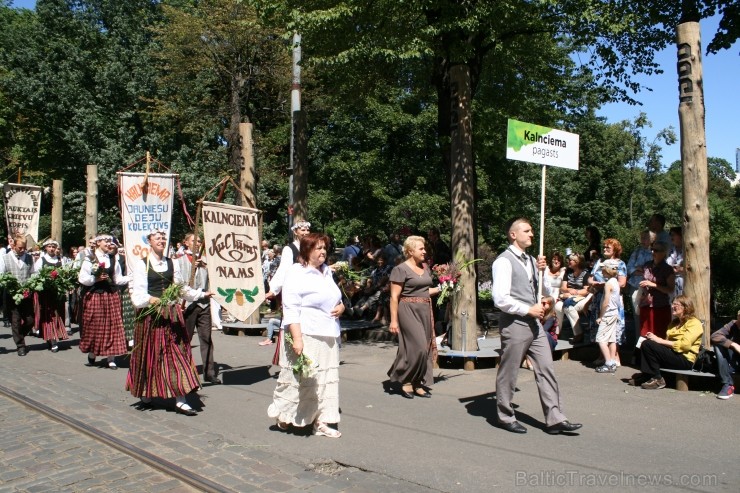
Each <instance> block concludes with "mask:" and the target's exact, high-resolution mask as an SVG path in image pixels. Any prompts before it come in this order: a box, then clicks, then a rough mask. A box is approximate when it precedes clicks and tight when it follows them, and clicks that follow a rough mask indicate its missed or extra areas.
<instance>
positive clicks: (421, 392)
mask: <svg viewBox="0 0 740 493" xmlns="http://www.w3.org/2000/svg"><path fill="white" fill-rule="evenodd" d="M415 394H416V396H417V397H424V398H426V399H429V398H430V397H431V396H432V394H430V393H429V392H427V391H426V390H424V389H416V392H415Z"/></svg>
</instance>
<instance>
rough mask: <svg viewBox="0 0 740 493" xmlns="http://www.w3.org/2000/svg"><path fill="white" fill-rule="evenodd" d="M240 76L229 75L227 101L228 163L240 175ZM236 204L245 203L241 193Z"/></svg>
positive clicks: (241, 164)
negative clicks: (228, 98)
mask: <svg viewBox="0 0 740 493" xmlns="http://www.w3.org/2000/svg"><path fill="white" fill-rule="evenodd" d="M241 86H242V79H241V76H240V75H239V74H238V73H236V74H234V75H232V77H231V101H230V102H229V112H230V115H231V119H230V120H229V130H228V136H227V140H228V143H229V165H230V166H231V169H232V170H233V171H234V175H236V176H241V171H242V167H243V166H244V163H243V158H242V142H241V135H240V134H239V126H240V125H241V123H242V110H241V104H240V103H241ZM236 205H245V204H243V203H242V197H241V194H237V197H236Z"/></svg>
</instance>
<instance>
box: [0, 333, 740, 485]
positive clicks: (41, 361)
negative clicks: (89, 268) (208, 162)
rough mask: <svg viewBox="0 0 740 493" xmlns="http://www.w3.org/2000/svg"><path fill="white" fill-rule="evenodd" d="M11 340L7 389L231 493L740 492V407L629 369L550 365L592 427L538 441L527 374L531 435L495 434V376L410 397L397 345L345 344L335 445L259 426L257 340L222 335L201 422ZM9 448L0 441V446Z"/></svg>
mask: <svg viewBox="0 0 740 493" xmlns="http://www.w3.org/2000/svg"><path fill="white" fill-rule="evenodd" d="M9 336H10V333H9V329H7V328H6V329H0V350H2V351H3V354H0V381H1V382H2V385H5V386H7V387H9V388H12V389H13V390H15V391H17V392H22V393H24V394H26V395H29V396H30V397H32V398H34V399H37V400H38V401H40V402H45V403H50V405H55V406H56V407H57V408H58V409H60V410H62V411H63V412H66V413H69V415H70V416H75V417H77V418H80V419H87V420H89V421H90V422H92V423H94V424H95V425H96V426H99V427H100V429H102V430H104V431H106V432H107V433H111V434H114V435H116V436H120V437H121V438H122V439H128V440H131V441H132V442H133V441H136V440H137V437H149V436H151V434H153V433H155V432H150V430H160V429H162V428H163V427H164V428H166V429H167V430H168V431H169V432H170V434H169V435H164V436H166V438H162V437H163V435H162V434H160V435H158V436H159V439H157V438H156V437H155V439H153V440H149V439H148V438H147V439H143V438H142V440H140V441H139V442H140V443H143V444H144V445H146V447H148V449H150V450H153V451H155V452H157V453H161V454H162V456H163V457H167V458H168V459H169V460H174V461H179V463H182V464H185V465H187V466H188V467H192V468H193V469H198V470H199V471H200V473H201V474H204V475H205V476H209V477H211V479H213V480H215V481H220V480H222V481H223V483H224V484H228V486H229V487H230V488H233V489H234V490H235V491H329V492H332V491H444V492H457V491H466V492H478V491H480V492H483V491H486V492H487V491H490V490H491V489H496V490H500V491H527V490H533V491H538V490H539V491H544V490H545V489H548V490H549V489H552V488H559V489H561V490H563V491H586V490H588V491H631V490H637V489H639V490H641V491H733V492H734V491H738V486H737V485H738V483H740V473H739V472H738V468H737V465H736V456H737V448H736V444H735V441H734V439H733V436H734V426H735V424H736V423H738V421H739V419H738V418H740V407H739V406H740V398H737V397H736V398H734V399H731V400H729V401H721V400H718V399H715V397H714V394H713V393H712V392H711V391H690V392H676V391H674V390H671V389H663V390H655V391H648V390H642V389H639V388H638V389H635V388H632V387H628V386H627V384H626V383H625V382H624V381H623V380H626V379H627V378H629V377H630V375H631V374H632V373H633V372H634V370H632V369H630V368H620V369H619V370H618V372H617V374H616V375H609V374H606V375H602V374H597V373H595V372H594V371H593V370H592V369H590V368H588V367H586V366H584V365H583V364H581V363H580V362H578V361H558V362H556V363H555V365H556V372H557V375H558V378H559V383H560V388H561V394H562V398H563V407H564V410H565V413H566V415H567V416H568V417H569V419H570V420H571V421H574V422H579V423H583V428H582V430H580V433H578V434H576V435H573V436H562V435H560V436H551V435H548V434H546V433H545V432H544V431H543V428H544V423H543V415H542V410H541V407H540V404H539V399H538V396H537V388H536V384H535V381H534V375H533V373H532V372H530V371H527V370H522V371H521V372H520V376H519V384H518V387H519V392H518V393H517V395H516V399H515V402H516V404H517V405H518V410H517V413H518V419H519V420H520V422H522V423H523V424H524V425H525V426H527V427H528V429H529V432H528V433H527V434H525V435H515V434H511V433H508V432H506V431H503V430H501V429H498V428H496V427H495V426H494V420H495V374H496V370H495V369H481V370H476V371H473V372H465V371H463V370H458V369H439V370H435V378H436V379H437V382H436V384H435V386H434V388H433V390H432V393H433V397H432V398H431V399H418V398H417V399H413V400H407V399H403V398H402V397H400V396H398V395H395V394H392V393H389V392H388V391H387V385H384V382H385V381H386V379H387V377H386V371H387V369H388V367H389V366H390V364H391V362H392V360H393V357H394V355H395V351H396V347H395V344H393V343H387V342H369V341H351V342H348V343H345V344H344V346H343V348H342V350H341V359H342V366H341V369H340V380H341V382H340V404H341V411H342V422H341V423H340V424H339V429H340V430H341V432H342V437H341V438H340V439H338V440H334V439H328V438H325V437H313V436H310V434H309V433H307V432H304V431H303V430H295V431H292V432H290V433H282V432H279V431H277V430H276V428H275V427H274V423H273V422H272V421H271V420H270V419H269V418H268V417H267V414H266V409H267V406H268V405H269V403H270V401H271V396H272V391H273V389H274V386H275V376H276V374H277V371H278V368H277V367H274V366H271V365H270V360H271V357H272V351H273V350H274V346H272V347H260V346H258V345H257V342H259V341H260V340H262V337H260V336H257V335H255V336H245V337H237V336H227V335H224V334H222V333H215V334H214V341H215V344H216V351H215V356H216V360H217V362H218V363H219V364H220V365H221V368H222V369H221V372H222V373H221V378H222V379H223V381H224V385H220V386H206V387H205V388H204V389H203V390H201V391H200V392H199V399H198V398H193V399H191V402H192V403H193V404H201V405H202V411H201V412H200V414H199V415H198V416H197V417H192V418H188V417H184V416H181V415H177V414H175V413H174V412H172V411H171V410H166V409H157V410H154V411H145V412H142V411H138V410H136V409H135V407H134V404H135V403H136V402H137V401H138V400H137V399H135V398H133V397H132V396H131V395H130V394H128V393H127V392H126V391H125V390H124V384H125V376H126V369H125V368H121V369H119V370H117V371H112V370H108V369H105V368H88V367H86V366H84V364H83V363H84V362H85V355H83V354H82V353H80V351H79V350H78V349H77V347H76V343H77V336H74V337H73V338H72V340H71V341H70V342H69V344H70V345H69V349H66V350H62V351H60V352H59V353H56V354H52V353H50V352H49V351H46V350H45V349H44V348H45V346H44V345H43V344H42V343H41V341H40V340H39V339H35V338H30V339H29V342H31V343H32V344H34V346H33V347H32V349H33V350H32V351H31V352H30V353H29V355H28V356H26V357H23V358H20V357H18V356H16V354H15V352H14V347H13V342H12V339H10V338H9ZM193 342H194V344H197V336H196V339H195V340H194V341H193ZM3 348H4V350H3ZM194 353H195V354H196V360H197V359H198V351H197V350H196V351H194ZM172 430H175V432H173V431H172ZM6 440H10V439H9V438H7V437H6V435H5V434H4V433H0V448H2V447H5V446H6V444H5V441H6ZM165 442H166V443H165ZM231 453H238V454H240V455H239V457H242V458H243V460H244V461H245V462H244V464H245V467H244V468H243V470H242V471H241V472H240V467H238V465H239V463H240V462H239V460H237V459H238V458H237V459H234V458H233V457H231V456H229V457H226V455H224V454H227V455H228V454H231ZM219 460H222V462H221V463H220V462H219ZM4 462H7V463H9V462H8V461H6V460H5V459H4V458H3V455H1V454H0V465H2V464H3V463H4ZM224 464H226V465H224ZM201 466H205V467H201ZM219 467H220V468H221V469H219ZM250 468H251V469H250ZM226 469H229V472H228V475H225V473H224V470H226ZM245 471H248V473H247V472H245ZM226 476H228V478H227V477H226ZM270 476H273V477H272V478H271V477H270ZM275 477H279V481H278V480H277V479H275ZM224 478H226V479H224ZM0 483H2V476H0ZM0 488H3V487H2V486H1V485H0ZM16 490H17V491H18V489H16ZM11 491H12V489H11Z"/></svg>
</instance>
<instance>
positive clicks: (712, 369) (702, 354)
mask: <svg viewBox="0 0 740 493" xmlns="http://www.w3.org/2000/svg"><path fill="white" fill-rule="evenodd" d="M691 370H692V371H695V372H699V373H714V374H716V373H717V355H716V354H714V349H712V348H711V347H709V348H706V347H704V344H702V345H701V346H699V354H697V355H696V360H694V366H692V367H691Z"/></svg>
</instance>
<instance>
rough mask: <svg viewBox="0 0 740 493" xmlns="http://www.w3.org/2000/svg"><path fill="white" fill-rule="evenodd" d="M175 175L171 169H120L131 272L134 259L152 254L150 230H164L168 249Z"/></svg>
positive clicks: (128, 264)
mask: <svg viewBox="0 0 740 493" xmlns="http://www.w3.org/2000/svg"><path fill="white" fill-rule="evenodd" d="M145 177H147V180H146V186H145V184H144V178H145ZM176 178H177V175H176V174H172V173H149V175H146V174H145V173H128V172H119V173H118V190H119V193H120V195H121V221H122V223H123V245H124V247H125V248H126V267H127V269H128V272H133V264H132V262H134V261H135V260H138V259H142V258H144V257H146V256H147V255H148V254H149V242H148V241H147V238H146V237H147V235H148V234H149V233H150V232H151V231H153V230H162V231H164V232H165V234H166V235H167V245H166V246H165V250H164V251H165V253H166V252H167V251H168V250H169V243H170V229H171V227H172V205H173V201H174V197H175V195H174V187H175V179H176Z"/></svg>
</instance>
